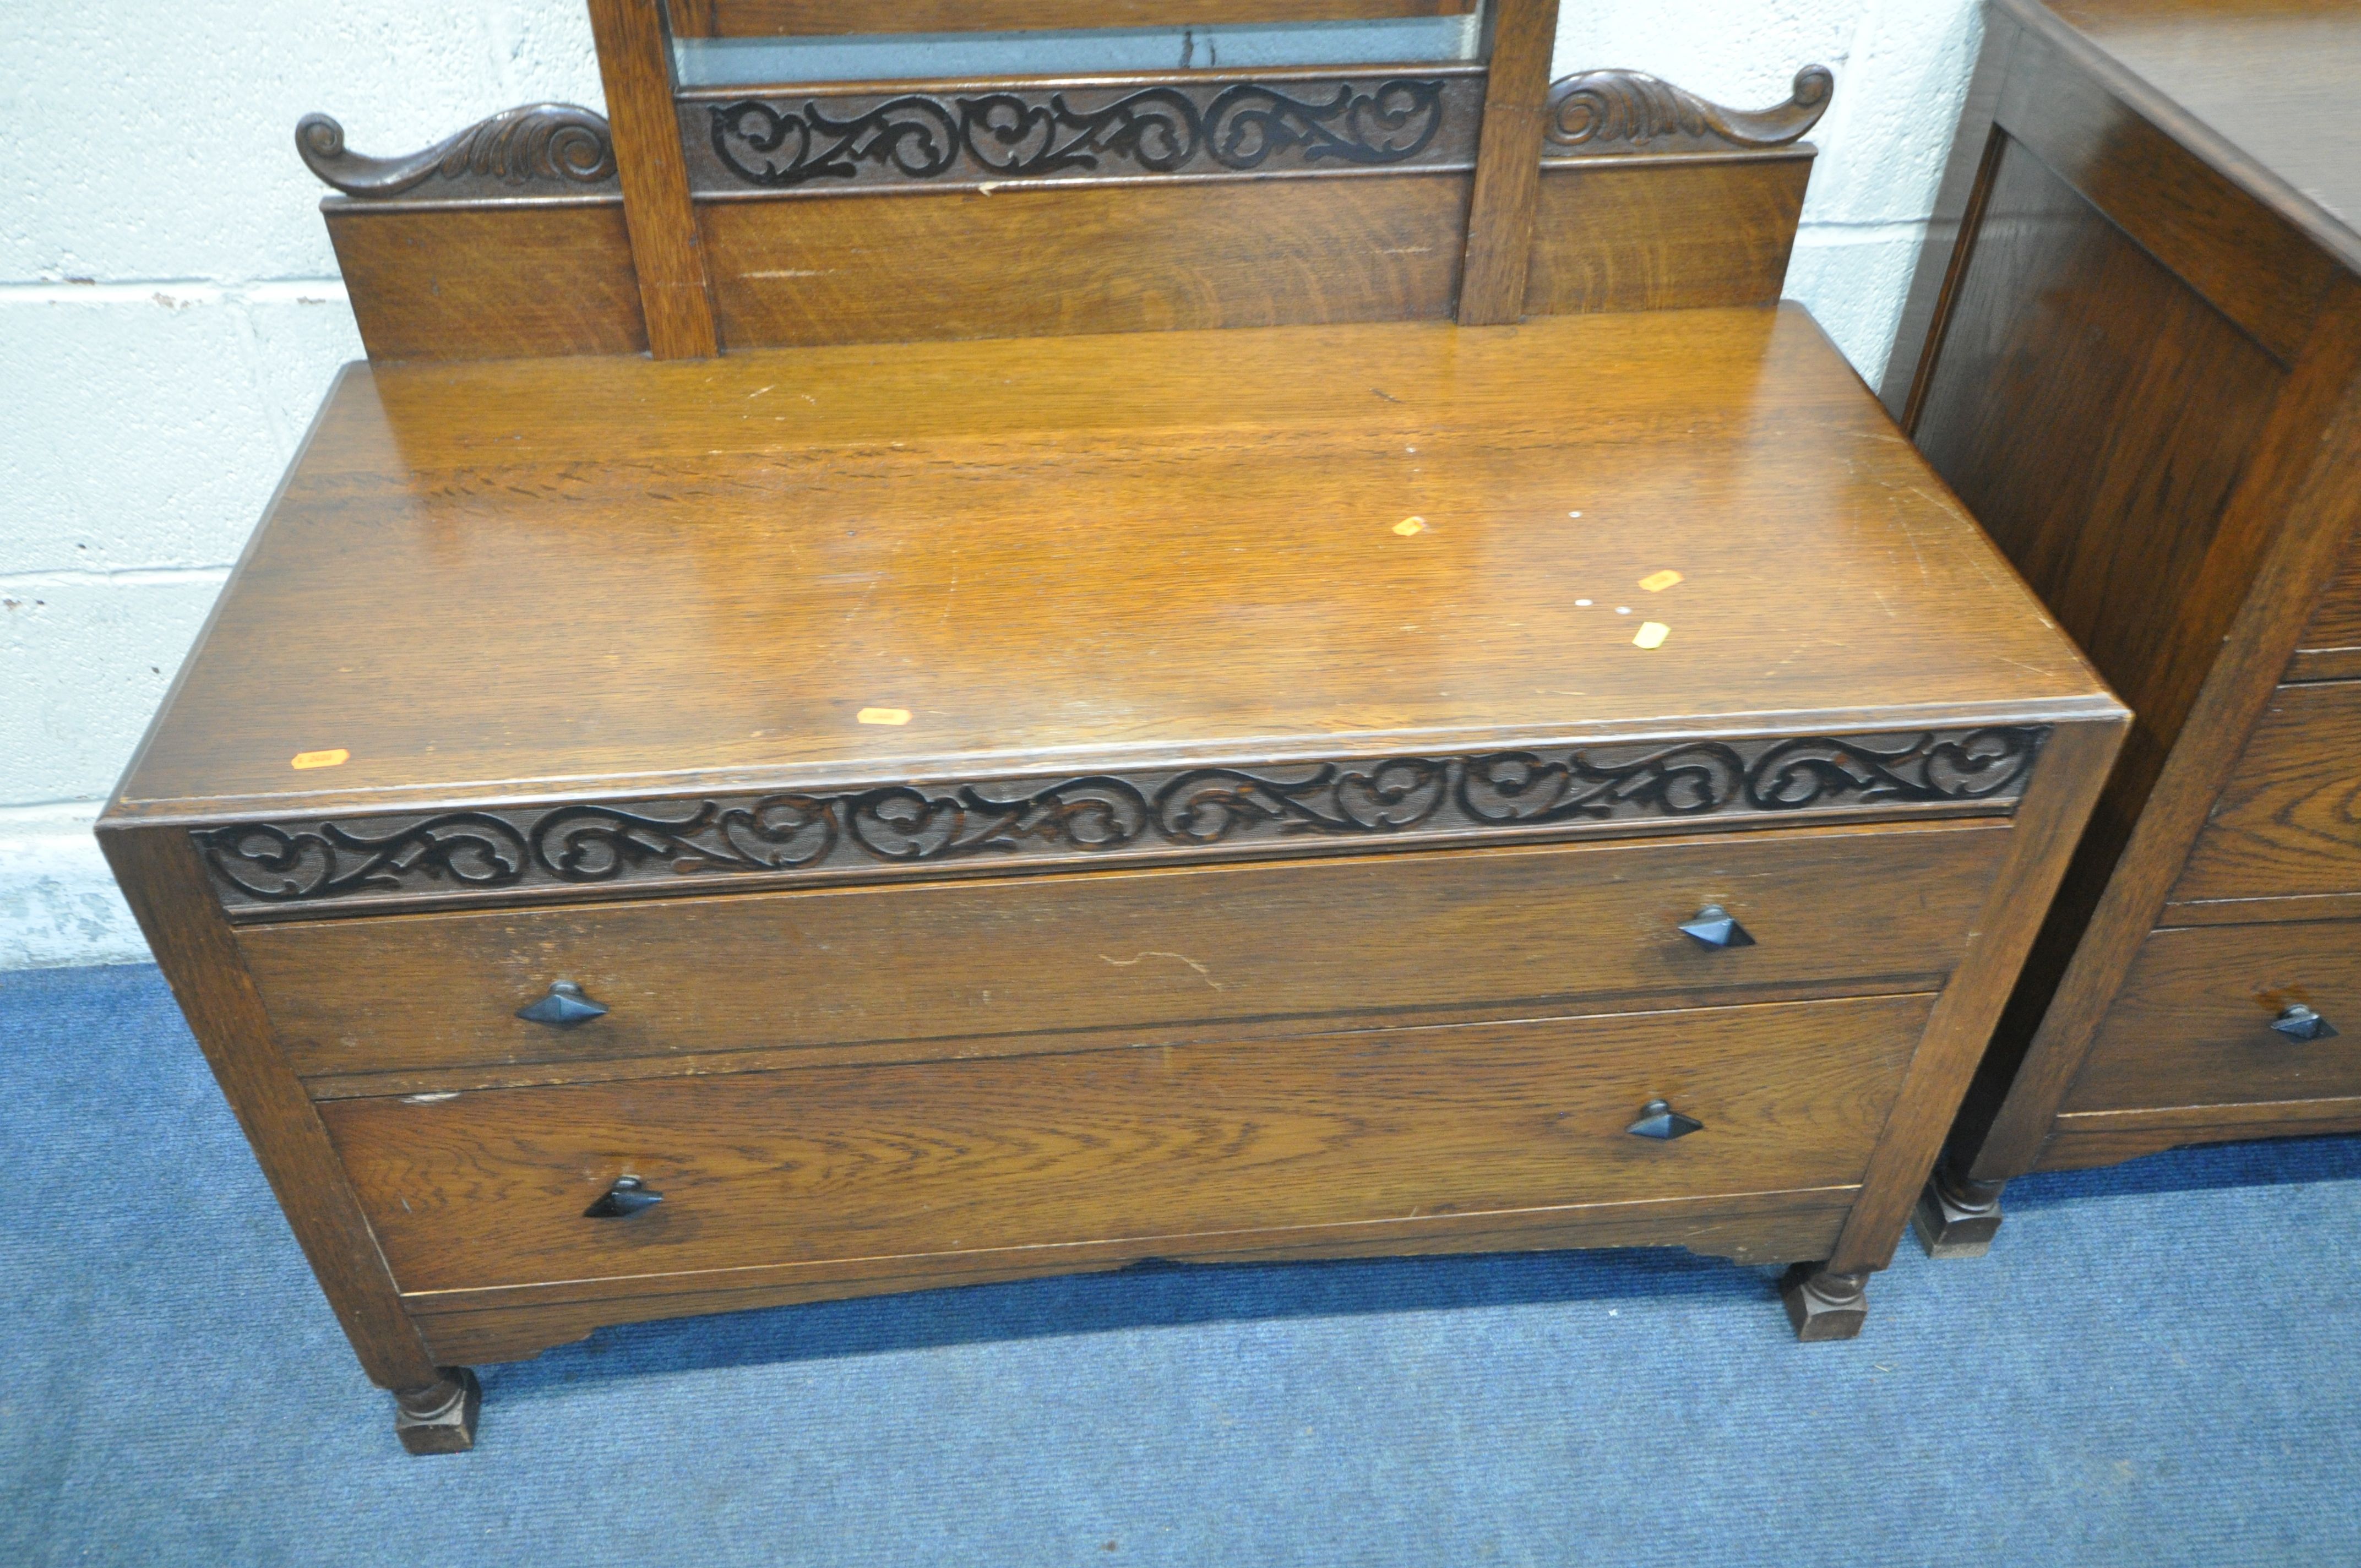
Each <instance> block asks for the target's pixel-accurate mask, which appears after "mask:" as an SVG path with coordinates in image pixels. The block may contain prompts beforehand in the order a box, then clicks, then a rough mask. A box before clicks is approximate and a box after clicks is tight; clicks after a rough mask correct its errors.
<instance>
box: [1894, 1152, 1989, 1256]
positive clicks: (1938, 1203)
mask: <svg viewBox="0 0 2361 1568" xmlns="http://www.w3.org/2000/svg"><path fill="white" fill-rule="evenodd" d="M2004 1185H2006V1184H2005V1183H2004V1182H1998V1181H1976V1180H1973V1179H1970V1178H1966V1177H1960V1176H1954V1175H1952V1174H1951V1172H1950V1171H1949V1169H1948V1168H1944V1167H1942V1166H1939V1165H1938V1166H1937V1167H1936V1168H1935V1174H1934V1175H1933V1176H1931V1177H1929V1178H1928V1179H1927V1186H1926V1188H1925V1190H1922V1191H1921V1192H1920V1193H1919V1194H1918V1209H1917V1212H1916V1213H1914V1214H1913V1215H1912V1216H1911V1217H1910V1226H1911V1229H1913V1230H1915V1231H1916V1232H1917V1233H1918V1245H1920V1246H1922V1247H1925V1248H1926V1249H1927V1256H1928V1257H1982V1256H1983V1255H1984V1254H1986V1253H1988V1252H1990V1251H1992V1244H1993V1233H1995V1232H1996V1231H1998V1230H1999V1229H2000V1222H2001V1212H2000V1190H2001V1188H2002V1187H2003V1186H2004Z"/></svg>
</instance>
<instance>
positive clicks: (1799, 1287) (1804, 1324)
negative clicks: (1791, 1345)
mask: <svg viewBox="0 0 2361 1568" xmlns="http://www.w3.org/2000/svg"><path fill="white" fill-rule="evenodd" d="M1779 1299H1781V1300H1782V1301H1784V1302H1785V1303H1786V1304H1787V1321H1789V1322H1791V1323H1793V1324H1795V1337H1796V1338H1797V1339H1799V1340H1802V1341H1803V1342H1804V1343H1806V1344H1810V1343H1815V1342H1817V1341H1819V1340H1830V1339H1851V1338H1853V1337H1854V1336H1855V1335H1857V1334H1859V1333H1860V1332H1861V1322H1862V1321H1863V1320H1865V1319H1866V1318H1867V1317H1868V1316H1869V1276H1868V1275H1867V1274H1866V1273H1861V1274H1831V1273H1829V1272H1828V1266H1827V1265H1825V1264H1818V1263H1799V1264H1797V1265H1795V1266H1794V1267H1793V1268H1790V1269H1789V1270H1787V1273H1786V1277H1784V1278H1783V1279H1781V1280H1780V1281H1779Z"/></svg>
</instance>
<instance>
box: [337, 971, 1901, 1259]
mask: <svg viewBox="0 0 2361 1568" xmlns="http://www.w3.org/2000/svg"><path fill="white" fill-rule="evenodd" d="M1931 1003H1932V999H1931V998H1930V997H1926V996H1888V997H1872V998H1867V999H1862V1000H1856V1001H1845V1002H1817V1003H1784V1004H1773V1005H1759V1006H1751V1007H1727V1008H1712V1009H1705V1010H1698V1011H1686V1012H1669V1013H1653V1014H1620V1015H1617V1016H1614V1017H1587V1018H1565V1019H1554V1020H1548V1021H1543V1022H1534V1023H1521V1024H1488V1025H1458V1026H1453V1027H1435V1028H1424V1029H1391V1030H1383V1031H1373V1032H1367V1033H1356V1034H1348V1035H1332V1036H1312V1037H1311V1038H1304V1039H1296V1040H1290V1041H1287V1042H1282V1043H1269V1042H1263V1043H1256V1044H1237V1045H1199V1046H1185V1047H1153V1046H1139V1047H1126V1048H1121V1049H1107V1050H1095V1051H1084V1052H1077V1053H1073V1054H1070V1055H1060V1056H1036V1057H1023V1058H980V1059H973V1060H968V1061H938V1062H922V1063H912V1064H906V1065H900V1066H892V1067H862V1068H807V1069H790V1070H783V1071H775V1072H756V1073H741V1074H732V1075H728V1076H721V1077H695V1078H662V1079H643V1080H628V1081H622V1082H612V1083H601V1084H588V1085H572V1086H565V1087H558V1088H535V1089H504V1090H485V1091H477V1092H473V1093H467V1094H461V1095H456V1096H452V1097H447V1098H443V1097H434V1098H425V1099H423V1100H420V1101H413V1100H404V1099H365V1100H346V1101H337V1102H327V1103H324V1104H323V1105H322V1106H321V1107H320V1112H321V1114H322V1116H323V1117H324V1119H325V1120H326V1122H327V1124H328V1129H329V1132H330V1135H332V1136H333V1137H334V1138H335V1143H336V1146H337V1148H338V1149H339V1151H340V1152H341V1153H342V1155H343V1157H344V1159H345V1162H346V1165H347V1167H348V1168H350V1170H351V1172H352V1176H353V1179H354V1182H355V1184H356V1186H357V1189H358V1190H359V1192H360V1196H361V1201H362V1202H363V1204H364V1205H365V1206H366V1207H367V1209H368V1213H369V1218H370V1221H371V1223H373V1224H374V1225H375V1226H376V1228H377V1232H378V1235H379V1240H380V1242H381V1244H382V1245H383V1246H384V1248H385V1253H386V1256H387V1258H388V1259H389V1260H390V1263H391V1264H392V1266H393V1272H394V1276H395V1277H396V1278H397V1279H398V1280H399V1281H400V1283H401V1288H402V1289H403V1290H404V1291H406V1292H410V1293H413V1294H414V1293H421V1292H432V1291H442V1290H462V1289H478V1288H491V1287H502V1286H518V1285H528V1284H536V1283H550V1282H555V1281H573V1280H592V1279H603V1278H621V1277H631V1276H637V1277H646V1276H651V1275H666V1274H671V1275H677V1274H689V1273H697V1272H701V1271H706V1270H716V1269H730V1268H744V1267H758V1266H777V1265H783V1264H800V1263H824V1262H829V1261H832V1260H854V1259H870V1260H873V1259H878V1258H884V1257H896V1256H924V1255H944V1254H956V1253H972V1252H978V1251H988V1250H994V1249H1001V1248H1013V1247H1029V1246H1042V1245H1059V1244H1074V1243H1106V1242H1111V1241H1122V1242H1131V1241H1137V1242H1138V1243H1139V1244H1141V1250H1142V1252H1143V1254H1147V1253H1151V1252H1154V1251H1156V1250H1158V1247H1159V1244H1160V1243H1163V1242H1167V1241H1170V1240H1175V1239H1178V1238H1182V1237H1191V1236H1195V1237H1202V1236H1209V1235H1218V1234H1224V1233H1228V1232H1236V1231H1246V1230H1269V1229H1280V1228H1288V1227H1295V1226H1316V1225H1323V1224H1335V1223H1356V1222H1367V1221H1376V1220H1389V1219H1400V1218H1403V1217H1408V1216H1412V1215H1435V1214H1476V1213H1482V1212H1502V1211H1516V1210H1526V1209H1534V1208H1547V1207H1551V1206H1554V1205H1563V1204H1570V1203H1598V1202H1619V1201H1645V1200H1651V1199H1664V1198H1686V1197H1699V1196H1708V1195H1718V1194H1736V1193H1750V1192H1766V1191H1774V1190H1793V1189H1803V1188H1817V1187H1832V1186H1843V1185H1848V1184H1851V1183H1854V1182H1858V1181H1859V1180H1860V1179H1861V1175H1862V1172H1863V1171H1864V1170H1865V1168H1867V1165H1868V1160H1869V1155H1870V1151H1871V1148H1872V1145H1873V1144H1874V1143H1875V1142H1876V1140H1877V1136H1878V1133H1879V1131H1880V1130H1881V1128H1883V1125H1884V1123H1885V1117H1886V1113H1887V1110H1888V1108H1889V1107H1890V1106H1891V1105H1892V1103H1893V1102H1894V1097H1895V1095H1896V1093H1897V1092H1898V1091H1899V1090H1900V1087H1901V1082H1902V1076H1903V1072H1904V1070H1905V1068H1906V1066H1907V1065H1908V1063H1909V1060H1910V1057H1911V1054H1912V1052H1913V1051H1914V1050H1915V1049H1916V1046H1917V1042H1918V1036H1919V1034H1920V1032H1921V1030H1922V1029H1923V1028H1924V1026H1925V1024H1926V1021H1927V1012H1928V1009H1929V1007H1930V1005H1931ZM1656 1099H1664V1100H1667V1101H1669V1102H1672V1105H1673V1107H1674V1108H1675V1110H1677V1111H1679V1112H1681V1113H1685V1114H1686V1115H1688V1116H1691V1117H1694V1118H1696V1119H1697V1120H1698V1121H1701V1122H1702V1123H1704V1124H1705V1125H1704V1129H1703V1130H1702V1131H1701V1132H1697V1133H1695V1134H1692V1135H1688V1136H1686V1137H1682V1138H1679V1139H1677V1140H1675V1141H1657V1140H1653V1139H1650V1138H1645V1137H1640V1136H1634V1135H1631V1134H1630V1133H1628V1132H1627V1131H1626V1130H1625V1129H1626V1128H1627V1127H1628V1126H1629V1125H1630V1124H1631V1123H1632V1122H1633V1121H1634V1120H1635V1119H1637V1118H1638V1117H1639V1116H1640V1115H1641V1113H1642V1106H1643V1105H1644V1104H1645V1103H1646V1102H1650V1101H1652V1100H1656ZM627 1175H628V1176H634V1177H638V1178H640V1179H642V1181H643V1182H644V1183H645V1185H646V1186H647V1187H649V1188H652V1189H654V1190H658V1191H661V1192H662V1193H663V1194H664V1199H663V1201H662V1202H660V1203H658V1204H656V1205H655V1206H654V1207H653V1208H650V1209H647V1210H645V1211H643V1212H640V1213H638V1214H635V1215H633V1216H631V1217H629V1218H593V1217H589V1216H588V1215H587V1214H586V1213H585V1211H586V1210H587V1209H588V1208H589V1207H590V1206H591V1205H592V1204H593V1203H594V1202H595V1201H597V1200H598V1198H599V1197H600V1195H601V1194H602V1193H604V1192H606V1191H607V1190H608V1189H609V1185H610V1184H611V1183H613V1182H614V1181H615V1180H616V1179H618V1178H620V1177H623V1176H627ZM1175 1250H1178V1249H1175ZM635 1288H636V1287H635Z"/></svg>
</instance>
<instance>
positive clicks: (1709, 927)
mask: <svg viewBox="0 0 2361 1568" xmlns="http://www.w3.org/2000/svg"><path fill="white" fill-rule="evenodd" d="M1681 935H1683V936H1685V937H1687V938H1690V939H1691V940H1693V941H1695V942H1696V943H1697V946H1698V947H1700V948H1751V947H1752V946H1753V945H1754V938H1753V935H1752V933H1751V932H1749V931H1748V930H1747V929H1746V927H1743V926H1741V925H1740V924H1739V923H1738V922H1737V921H1736V920H1735V919H1733V918H1731V916H1730V911H1729V910H1727V909H1724V908H1723V907H1722V906H1721V905H1719V904H1708V905H1706V906H1705V907H1704V908H1703V909H1700V910H1698V911H1697V917H1696V918H1695V919H1693V920H1687V921H1684V922H1683V923H1682V925H1681Z"/></svg>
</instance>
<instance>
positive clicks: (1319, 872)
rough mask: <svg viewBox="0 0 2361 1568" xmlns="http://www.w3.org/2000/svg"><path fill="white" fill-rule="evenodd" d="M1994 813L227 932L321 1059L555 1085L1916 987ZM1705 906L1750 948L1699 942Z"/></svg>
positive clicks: (314, 1064) (1967, 919) (1958, 917)
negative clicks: (1063, 1039) (985, 1050)
mask: <svg viewBox="0 0 2361 1568" xmlns="http://www.w3.org/2000/svg"><path fill="white" fill-rule="evenodd" d="M2008 832H2009V828H2008V827H2007V825H2006V824H2004V823H1955V824H1945V825H1941V826H1936V827H1927V828H1914V829H1910V830H1907V831H1900V830H1888V831H1855V830H1843V829H1838V830H1826V829H1822V830H1817V831H1812V832H1804V833H1781V834H1763V835H1756V834H1744V835H1730V834H1725V835H1719V836H1717V837H1713V838H1701V839H1667V840H1659V841H1656V842H1653V843H1637V844H1631V843H1626V844H1616V845H1605V846H1579V847H1565V846H1560V847H1554V848H1534V849H1520V850H1456V851H1443V852H1429V853H1422V854H1404V855H1384V856H1370V857H1367V858H1361V859H1356V860H1351V861H1330V860H1323V861H1282V862H1276V863H1265V864H1259V865H1247V866H1223V867H1216V868H1205V869H1199V870H1188V871H1159V872H1099V873H1095V874H1092V875H1078V876H1062V877H1043V878H1023V879H1009V880H1002V881H993V882H971V883H935V884H931V885H925V886H902V887H891V888H859V889H843V890H834V891H824V892H821V891H815V892H801V893H784V894H743V895H740V896H737V897H730V898H711V899H671V900H662V901H656V902H653V903H648V904H638V905H600V906H597V907H578V906H577V907H569V908H565V909H550V910H530V911H513V912H507V913H481V914H461V915H420V916H392V917H381V918H368V919H354V920H335V921H316V922H302V923H295V924H290V925H285V926H269V927H249V928H247V929H246V930H244V931H242V932H241V933H240V934H239V938H238V941H239V945H240V946H241V948H243V949H244V951H245V954H246V958H247V963H248V964H249V966H250V967H251V970H252V972H253V974H254V976H255V979H256V981H258V984H259V985H260V987H261V990H262V993H263V996H264V999H265V1001H266V1003H268V1005H269V1009H270V1013H271V1017H272V1021H273V1023H274V1025H275V1026H276V1027H277V1029H278V1031H279V1035H280V1041H281V1044H282V1046H283V1047H284V1048H285V1049H286V1051H287V1053H288V1055H289V1056H290V1057H291V1058H292V1060H293V1062H294V1065H295V1068H296V1070H297V1071H298V1072H299V1073H302V1074H303V1075H305V1076H307V1077H317V1076H321V1075H328V1074H353V1073H363V1074H366V1073H373V1072H384V1071H394V1070H402V1071H411V1072H416V1071H420V1070H429V1071H431V1070H433V1069H444V1068H457V1067H478V1068H481V1067H512V1066H523V1065H531V1066H533V1068H534V1070H535V1071H536V1072H540V1073H542V1074H543V1075H544V1080H547V1079H548V1078H550V1077H555V1078H556V1079H557V1080H558V1081H563V1076H562V1069H551V1068H550V1066H549V1064H564V1063H566V1062H583V1061H598V1060H606V1061H612V1060H618V1059H623V1058H664V1057H675V1056H686V1055H693V1054H696V1053H701V1052H715V1051H733V1050H746V1049H767V1048H774V1047H807V1046H817V1045H846V1044H853V1043H858V1042H863V1041H924V1040H948V1039H953V1038H958V1037H962V1036H964V1037H977V1036H1022V1035H1027V1034H1032V1033H1036V1032H1040V1031H1046V1030H1064V1031H1075V1030H1089V1029H1099V1028H1109V1029H1134V1028H1139V1029H1148V1028H1155V1027H1159V1026H1166V1025H1186V1026H1189V1027H1195V1026H1197V1025H1205V1026H1208V1027H1212V1028H1215V1029H1218V1028H1219V1027H1220V1026H1221V1025H1222V1024H1223V1022H1224V1021H1229V1022H1231V1023H1233V1024H1235V1022H1237V1021H1242V1020H1248V1019H1254V1020H1266V1021H1267V1020H1271V1019H1286V1018H1295V1017H1303V1018H1316V1017H1320V1016H1322V1015H1334V1014H1347V1013H1356V1014H1368V1013H1381V1012H1386V1011H1392V1010H1405V1009H1417V1008H1480V1007H1494V1006H1501V1005H1510V1006H1517V1007H1522V1006H1524V1005H1526V1004H1529V1003H1530V1004H1532V1005H1533V1007H1534V1010H1535V1011H1536V1012H1541V1013H1565V1012H1571V1011H1577V1010H1579V1011H1611V1010H1613V1009H1614V1007H1615V1006H1617V1005H1619V1004H1620V1005H1629V1006H1631V1007H1635V1008H1636V1007H1641V1006H1657V1007H1662V1006H1666V1005H1686V1004H1692V1003H1696V1002H1697V1001H1699V1000H1706V999H1721V998H1725V997H1736V996H1741V995H1744V994H1746V993H1748V992H1752V990H1753V989H1754V988H1758V987H1764V986H1785V987H1788V988H1790V989H1789V993H1790V994H1795V993H1796V992H1803V991H1806V990H1807V992H1808V993H1809V994H1815V995H1828V994H1837V995H1842V994H1849V993H1850V994H1862V993H1869V992H1909V991H1923V990H1929V989H1933V988H1935V987H1936V986H1938V985H1939V984H1940V983H1941V981H1942V979H1943V977H1944V976H1945V975H1947V974H1948V973H1949V970H1950V969H1951V967H1952V965H1953V964H1954V963H1955V962H1956V961H1957V960H1958V959H1959V956H1960V949H1961V948H1962V947H1963V945H1964V943H1965V938H1966V933H1967V931H1968V930H1969V928H1970V927H1971V925H1972V923H1973V920H1974V917H1975V912H1976V910H1977V908H1978V907H1979V906H1980V905H1981V904H1982V900H1983V897H1984V894H1985V892H1986V890H1987V889H1988V888H1989V886H1990V885H1991V883H1992V880H1993V874H1994V872H1995V870H1996V868H1997V865H1998V861H1999V859H2000V856H2001V853H2002V850H2003V849H2004V845H2005V842H2006V838H2007V834H2008ZM1709 904H1719V905H1722V906H1723V907H1724V908H1725V909H1726V910H1728V911H1729V913H1730V915H1732V916H1735V917H1736V918H1737V919H1738V920H1739V921H1740V922H1741V924H1742V925H1743V927H1745V929H1746V930H1747V931H1748V932H1749V933H1751V934H1752V937H1753V938H1755V940H1754V944H1753V945H1752V946H1751V947H1746V946H1734V947H1730V948H1708V947H1706V946H1704V945H1702V944H1700V943H1699V942H1697V941H1696V940H1694V939H1693V938H1690V937H1687V936H1685V935H1684V934H1683V933H1682V932H1681V930H1680V927H1681V925H1682V923H1683V922H1686V921H1689V920H1692V919H1693V918H1695V916H1697V913H1698V911H1699V910H1700V908H1701V907H1702V906H1704V905H1709ZM561 980H563V981H571V982H574V983H576V984H578V985H579V986H580V987H581V988H582V990H583V992H584V993H585V994H586V995H587V996H588V998H590V999H591V1000H593V1001H595V1002H597V1003H599V1004H601V1005H604V1006H605V1007H606V1008H607V1009H608V1012H607V1013H606V1014H605V1015H604V1016H602V1017H598V1018H596V1019H593V1020H591V1021H589V1022H587V1023H583V1024H579V1025H575V1026H571V1027H555V1026H552V1025H544V1024H536V1023H531V1022H527V1021H524V1020H522V1019H520V1018H518V1017H517V1016H516V1014H517V1012H518V1010H519V1009H520V1008H522V1007H524V1006H526V1005H528V1004H530V1003H533V1002H534V1001H535V1000H536V999H538V998H541V997H543V996H544V995H545V994H546V993H547V992H548V990H549V987H550V985H551V984H552V982H553V981H561ZM1609 998H1612V999H1617V1000H1615V1001H1604V1002H1602V1001H1601V999H1609ZM1624 999H1629V1000H1624ZM1569 1002H1572V1003H1579V1004H1580V1005H1579V1006H1569V1005H1566V1003H1569ZM1592 1003H1599V1004H1598V1005H1595V1006H1594V1005H1592ZM1404 1021H1405V1022H1408V1021H1410V1020H1407V1019H1406V1020H1404ZM1281 1032H1284V1031H1281ZM1212 1037H1216V1038H1218V1037H1221V1036H1220V1035H1219V1034H1215V1035H1213V1036H1212ZM929 1049H930V1050H932V1051H934V1052H937V1053H939V1054H950V1052H949V1051H948V1050H947V1049H946V1048H944V1047H929Z"/></svg>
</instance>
